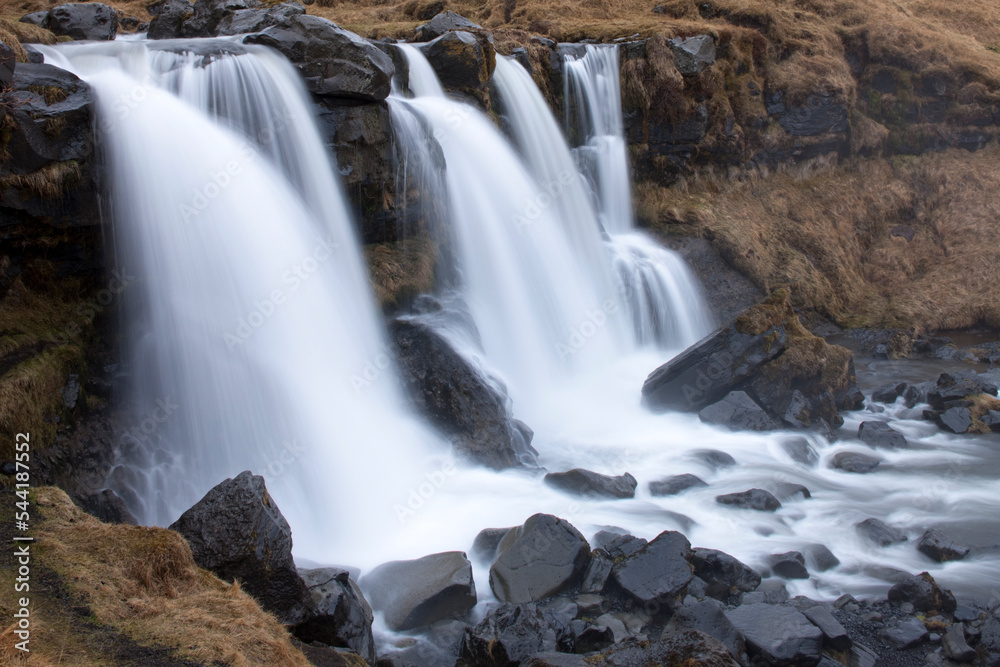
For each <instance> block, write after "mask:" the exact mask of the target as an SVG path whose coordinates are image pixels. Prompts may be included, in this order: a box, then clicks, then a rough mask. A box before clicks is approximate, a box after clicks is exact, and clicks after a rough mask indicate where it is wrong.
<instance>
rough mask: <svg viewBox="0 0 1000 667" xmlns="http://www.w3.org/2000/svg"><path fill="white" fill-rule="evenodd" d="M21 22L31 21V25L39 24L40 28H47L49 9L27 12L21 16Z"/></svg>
mask: <svg viewBox="0 0 1000 667" xmlns="http://www.w3.org/2000/svg"><path fill="white" fill-rule="evenodd" d="M20 22H21V23H30V24H31V25H37V26H38V27H39V28H46V29H47V28H48V27H49V12H48V10H42V11H38V12H31V13H29V14H25V15H24V16H22V17H21V20H20Z"/></svg>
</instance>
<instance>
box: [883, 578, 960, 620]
mask: <svg viewBox="0 0 1000 667" xmlns="http://www.w3.org/2000/svg"><path fill="white" fill-rule="evenodd" d="M888 598H889V602H898V603H903V602H909V603H910V604H912V605H913V608H914V609H916V610H917V611H931V610H932V609H937V610H938V611H944V612H948V613H951V612H953V611H955V608H956V607H957V606H958V603H957V602H956V601H955V596H954V595H952V593H951V591H949V590H945V589H943V588H941V587H940V586H938V585H937V582H936V581H934V577H932V576H931V575H930V574H928V573H927V572H921V573H920V574H919V575H910V576H908V577H906V578H904V579H903V580H902V581H900V582H899V583H897V584H896V585H895V586H893V587H892V588H890V589H889V594H888Z"/></svg>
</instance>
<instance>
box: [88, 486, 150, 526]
mask: <svg viewBox="0 0 1000 667" xmlns="http://www.w3.org/2000/svg"><path fill="white" fill-rule="evenodd" d="M77 504H78V505H79V506H80V507H81V508H83V511H85V512H86V513H87V514H90V515H91V516H96V517H97V518H98V519H100V520H101V521H103V522H104V523H111V524H122V523H123V524H127V525H130V526H138V525H139V521H138V520H137V519H136V518H135V516H133V514H132V512H130V511H129V509H128V507H126V506H125V501H123V500H122V499H121V498H119V497H118V494H117V493H115V492H114V491H112V490H111V489H104V490H103V491H99V492H97V493H91V494H90V495H88V496H86V497H84V498H83V499H81V500H80V502H78V503H77Z"/></svg>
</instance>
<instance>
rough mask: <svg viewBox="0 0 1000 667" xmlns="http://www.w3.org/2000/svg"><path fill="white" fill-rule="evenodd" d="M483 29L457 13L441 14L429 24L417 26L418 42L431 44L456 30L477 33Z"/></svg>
mask: <svg viewBox="0 0 1000 667" xmlns="http://www.w3.org/2000/svg"><path fill="white" fill-rule="evenodd" d="M482 29H483V27H482V26H480V25H477V24H475V23H473V22H472V21H470V20H469V19H467V18H465V17H464V16H459V15H458V14H456V13H455V12H441V13H440V14H437V15H436V16H435V17H434V18H432V19H431V20H430V21H428V22H427V23H425V24H423V25H420V26H417V28H416V31H415V32H416V33H417V40H418V41H421V42H429V41H431V40H432V39H437V38H438V37H440V36H441V35H444V34H445V33H449V32H453V31H455V30H461V31H465V32H475V31H477V30H482Z"/></svg>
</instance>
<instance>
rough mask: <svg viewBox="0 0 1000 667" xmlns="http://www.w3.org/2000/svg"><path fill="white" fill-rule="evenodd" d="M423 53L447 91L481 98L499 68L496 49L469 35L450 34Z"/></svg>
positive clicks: (430, 45)
mask: <svg viewBox="0 0 1000 667" xmlns="http://www.w3.org/2000/svg"><path fill="white" fill-rule="evenodd" d="M422 50H423V53H424V55H425V56H427V61H428V62H429V63H430V64H431V67H433V68H434V71H435V72H436V73H437V75H438V78H439V79H440V80H441V85H442V86H443V87H444V88H445V89H446V90H455V91H459V92H463V93H467V94H471V95H473V96H475V95H476V94H477V93H480V94H481V91H483V90H484V89H485V88H486V86H487V85H488V83H489V80H490V77H491V76H493V70H494V69H495V68H496V51H495V50H494V48H493V45H492V44H490V43H489V42H488V41H486V40H483V39H480V38H478V37H477V36H476V35H473V34H472V33H470V32H465V31H457V32H447V33H445V34H443V35H441V36H440V37H438V38H436V39H435V40H433V41H432V42H430V43H429V44H427V45H426V46H424V47H423V48H422Z"/></svg>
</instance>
